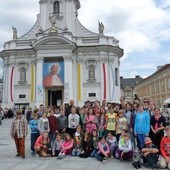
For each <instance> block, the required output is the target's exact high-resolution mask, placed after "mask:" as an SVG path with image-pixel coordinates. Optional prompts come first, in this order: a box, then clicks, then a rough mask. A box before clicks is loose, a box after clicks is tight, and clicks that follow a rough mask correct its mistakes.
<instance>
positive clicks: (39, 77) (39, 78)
mask: <svg viewBox="0 0 170 170" xmlns="http://www.w3.org/2000/svg"><path fill="white" fill-rule="evenodd" d="M43 60H44V57H39V58H38V59H37V65H36V83H35V86H36V87H35V89H36V101H35V106H37V107H39V105H40V104H45V102H44V87H43Z"/></svg>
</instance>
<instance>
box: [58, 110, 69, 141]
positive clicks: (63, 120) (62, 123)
mask: <svg viewBox="0 0 170 170" xmlns="http://www.w3.org/2000/svg"><path fill="white" fill-rule="evenodd" d="M67 124H68V123H67V117H66V116H65V109H64V108H63V107H62V108H60V116H59V117H58V119H57V130H58V131H59V132H60V134H61V138H62V139H64V136H65V133H66V129H67Z"/></svg>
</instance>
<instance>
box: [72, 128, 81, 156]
mask: <svg viewBox="0 0 170 170" xmlns="http://www.w3.org/2000/svg"><path fill="white" fill-rule="evenodd" d="M76 129H77V131H76V133H75V134H74V135H73V138H74V146H73V150H72V156H79V155H80V153H81V150H82V142H83V139H84V134H83V132H82V131H81V125H78V126H77V128H76Z"/></svg>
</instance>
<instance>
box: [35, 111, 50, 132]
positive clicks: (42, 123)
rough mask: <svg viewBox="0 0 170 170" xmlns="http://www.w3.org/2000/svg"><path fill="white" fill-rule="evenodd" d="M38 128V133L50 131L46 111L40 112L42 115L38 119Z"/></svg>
mask: <svg viewBox="0 0 170 170" xmlns="http://www.w3.org/2000/svg"><path fill="white" fill-rule="evenodd" d="M38 130H39V132H40V134H43V132H44V131H46V132H49V131H50V125H49V121H48V118H47V113H46V112H44V113H43V114H42V117H41V118H40V119H39V122H38Z"/></svg>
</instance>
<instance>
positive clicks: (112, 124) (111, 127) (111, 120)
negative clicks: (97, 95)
mask: <svg viewBox="0 0 170 170" xmlns="http://www.w3.org/2000/svg"><path fill="white" fill-rule="evenodd" d="M116 118H117V114H116V113H114V109H113V107H111V108H110V110H109V112H108V113H107V114H106V122H107V123H106V130H107V133H108V132H109V131H111V133H112V135H113V136H115V135H116Z"/></svg>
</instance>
